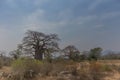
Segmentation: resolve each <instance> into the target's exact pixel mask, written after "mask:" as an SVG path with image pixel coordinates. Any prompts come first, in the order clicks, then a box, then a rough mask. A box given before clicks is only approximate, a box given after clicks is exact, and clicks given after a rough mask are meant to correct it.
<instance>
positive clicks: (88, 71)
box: [0, 60, 120, 80]
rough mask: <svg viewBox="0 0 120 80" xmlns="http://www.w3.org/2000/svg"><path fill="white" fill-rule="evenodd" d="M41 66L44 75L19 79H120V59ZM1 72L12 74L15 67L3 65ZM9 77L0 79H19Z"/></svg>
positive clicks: (0, 79)
mask: <svg viewBox="0 0 120 80" xmlns="http://www.w3.org/2000/svg"><path fill="white" fill-rule="evenodd" d="M51 65H53V66H52V68H51ZM41 68H42V70H43V71H41V70H40V72H42V73H43V72H44V75H41V74H38V75H35V76H34V78H28V79H19V80H120V60H101V61H97V62H96V61H92V62H88V61H84V62H79V63H78V62H69V63H65V62H60V63H54V64H53V63H52V64H51V63H50V64H48V63H47V64H45V65H44V67H43V66H42V67H41ZM53 68H54V69H53ZM64 68H66V69H64ZM60 71H61V72H60ZM65 71H66V72H65ZM67 71H68V72H67ZM0 72H4V73H5V74H10V73H11V72H13V69H12V67H6V66H3V67H2V68H1V69H0ZM57 73H59V74H57ZM0 75H1V74H0ZM18 75H19V74H18ZM7 77H8V76H5V77H3V76H1V77H0V80H18V79H17V78H16V79H7ZM65 77H66V78H65Z"/></svg>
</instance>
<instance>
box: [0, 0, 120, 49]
mask: <svg viewBox="0 0 120 80" xmlns="http://www.w3.org/2000/svg"><path fill="white" fill-rule="evenodd" d="M27 30H35V31H39V32H43V33H47V34H49V33H56V34H58V35H59V38H60V39H61V41H60V46H61V48H64V47H65V46H67V45H75V46H76V47H77V48H78V49H79V50H80V51H85V50H89V49H91V48H95V47H102V48H103V49H104V50H113V51H120V0H0V50H4V51H12V50H14V49H16V47H17V44H20V43H21V42H22V39H23V37H24V36H25V35H24V33H25V32H26V31H27Z"/></svg>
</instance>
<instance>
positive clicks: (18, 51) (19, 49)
mask: <svg viewBox="0 0 120 80" xmlns="http://www.w3.org/2000/svg"><path fill="white" fill-rule="evenodd" d="M9 54H10V55H11V57H12V58H14V59H18V58H20V56H21V55H22V46H21V45H18V47H17V49H16V50H14V51H11V52H10V53H9Z"/></svg>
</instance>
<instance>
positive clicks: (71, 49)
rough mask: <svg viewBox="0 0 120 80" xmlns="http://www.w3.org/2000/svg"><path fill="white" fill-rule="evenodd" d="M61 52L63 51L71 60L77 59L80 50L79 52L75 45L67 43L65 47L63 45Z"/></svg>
mask: <svg viewBox="0 0 120 80" xmlns="http://www.w3.org/2000/svg"><path fill="white" fill-rule="evenodd" d="M63 52H64V54H65V56H66V57H68V58H69V59H71V60H74V61H75V60H78V59H79V54H80V52H79V50H78V49H77V48H76V47H75V46H73V45H69V46H67V47H65V48H64V49H63Z"/></svg>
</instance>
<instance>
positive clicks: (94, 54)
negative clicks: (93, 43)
mask: <svg viewBox="0 0 120 80" xmlns="http://www.w3.org/2000/svg"><path fill="white" fill-rule="evenodd" d="M101 52H102V48H100V47H97V48H94V49H91V50H90V53H89V59H90V60H98V58H100V55H101Z"/></svg>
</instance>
